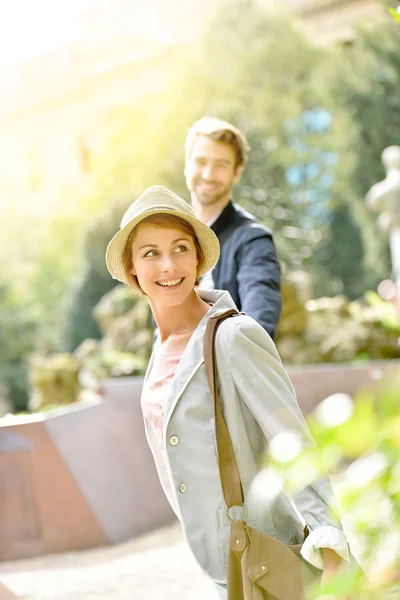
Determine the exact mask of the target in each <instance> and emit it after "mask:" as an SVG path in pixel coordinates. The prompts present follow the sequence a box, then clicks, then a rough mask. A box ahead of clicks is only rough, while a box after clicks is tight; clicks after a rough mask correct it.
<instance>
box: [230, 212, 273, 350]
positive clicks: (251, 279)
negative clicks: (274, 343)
mask: <svg viewBox="0 0 400 600" xmlns="http://www.w3.org/2000/svg"><path fill="white" fill-rule="evenodd" d="M238 235H239V236H240V240H239V246H238V251H237V253H236V260H237V274H236V278H237V286H238V295H239V300H240V307H241V310H242V311H243V312H245V313H246V314H248V315H249V316H250V317H252V318H253V319H255V320H256V321H257V323H260V325H261V326H262V327H263V328H264V329H265V331H266V332H267V333H269V335H270V336H271V337H272V338H274V335H275V332H276V327H277V325H278V321H279V316H280V313H281V308H282V301H281V292H280V285H281V271H280V266H279V262H278V259H277V256H276V252H275V245H274V242H273V238H272V233H271V232H270V231H269V230H268V229H266V228H265V227H262V226H260V225H258V224H256V223H254V224H252V225H249V226H246V227H242V228H240V230H238Z"/></svg>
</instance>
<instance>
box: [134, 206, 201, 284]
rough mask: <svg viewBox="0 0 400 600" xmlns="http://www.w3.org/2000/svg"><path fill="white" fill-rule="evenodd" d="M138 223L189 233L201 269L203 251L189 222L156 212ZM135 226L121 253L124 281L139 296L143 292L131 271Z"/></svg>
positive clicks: (198, 267)
mask: <svg viewBox="0 0 400 600" xmlns="http://www.w3.org/2000/svg"><path fill="white" fill-rule="evenodd" d="M140 223H150V225H155V227H160V228H168V227H169V228H175V229H179V230H180V231H183V233H185V234H186V235H190V236H191V237H192V238H193V242H194V245H195V248H196V252H197V258H198V260H199V264H198V265H197V271H199V269H201V267H202V266H203V264H204V253H203V250H202V248H201V246H200V244H199V240H198V239H197V236H196V232H195V230H194V227H193V226H192V225H191V223H189V222H188V221H185V219H181V218H180V217H178V216H175V215H170V214H158V213H156V214H154V215H150V216H149V217H146V218H145V219H143V220H142V221H140ZM140 223H139V225H140ZM136 227H137V226H136ZM136 227H134V228H133V229H132V231H131V232H130V234H129V237H128V239H127V241H126V244H125V249H124V253H123V255H122V267H123V270H124V274H125V282H126V283H127V284H128V285H129V287H131V288H133V289H134V290H135V291H136V293H137V294H138V295H139V296H144V295H145V294H144V292H143V290H142V288H141V287H140V285H139V282H138V279H137V277H136V275H133V274H132V272H131V271H132V268H133V263H132V243H133V241H134V239H135V236H136ZM198 285H199V280H198V279H196V282H195V286H198Z"/></svg>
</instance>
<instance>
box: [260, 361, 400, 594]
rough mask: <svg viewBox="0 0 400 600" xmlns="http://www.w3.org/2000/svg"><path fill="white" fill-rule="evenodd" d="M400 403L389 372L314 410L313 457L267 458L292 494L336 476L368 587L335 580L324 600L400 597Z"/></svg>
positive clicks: (356, 578) (356, 576)
mask: <svg viewBox="0 0 400 600" xmlns="http://www.w3.org/2000/svg"><path fill="white" fill-rule="evenodd" d="M399 397H400V371H399V369H398V368H397V369H395V368H394V369H393V370H392V371H391V372H389V373H387V374H386V375H385V377H384V378H383V379H382V380H381V381H380V382H379V383H378V384H376V385H375V386H373V387H372V386H369V387H368V388H364V389H360V390H359V391H358V392H357V394H356V396H355V398H354V400H351V398H349V397H348V396H345V395H344V394H335V395H334V396H331V397H330V398H327V399H326V400H324V401H323V402H322V403H321V404H320V405H319V406H318V407H317V408H316V409H315V411H314V413H313V414H312V415H311V416H310V417H309V419H308V422H309V426H310V429H311V432H312V434H313V437H314V439H315V440H316V443H317V446H318V449H307V450H301V448H300V447H299V448H298V451H297V452H294V453H293V454H292V455H291V456H289V460H287V456H286V457H285V456H284V454H287V447H286V448H285V453H283V454H282V453H281V456H279V454H277V453H276V452H275V454H274V457H273V463H272V464H273V466H274V468H275V469H276V470H277V471H278V472H280V473H281V474H282V475H283V477H284V479H285V481H286V482H287V485H288V486H289V488H290V489H291V490H292V491H293V492H294V493H296V491H298V490H299V489H301V488H302V487H304V485H306V484H309V483H310V482H311V481H313V480H314V479H315V477H316V476H319V475H324V474H326V473H327V472H331V473H332V472H334V473H335V476H334V479H335V482H336V486H335V487H336V493H337V495H338V498H339V504H340V508H341V513H342V518H343V523H344V525H345V531H346V533H347V535H348V538H349V539H350V542H351V548H352V551H353V553H354V554H355V555H356V556H357V558H358V559H359V561H360V563H361V565H362V567H363V568H364V569H365V572H366V574H367V576H368V579H369V581H367V580H366V579H365V578H364V577H360V573H359V572H358V570H357V569H353V570H352V571H350V573H348V572H347V573H346V572H345V573H343V574H339V575H338V576H337V577H335V578H334V580H333V581H332V582H331V583H330V584H329V585H328V584H327V585H326V586H325V587H324V589H323V590H322V593H323V594H339V593H341V594H345V597H346V598H348V599H349V600H352V599H354V600H355V599H356V598H357V599H358V598H363V600H382V599H383V598H392V597H393V598H395V597H397V595H396V593H399V591H400V588H399V587H398V585H399V578H400V547H399V545H398V541H399V539H400V469H399V465H400V418H399V412H398V399H399ZM396 586H397V587H396ZM396 590H397V592H396ZM391 594H393V595H391ZM312 597H313V598H314V597H320V596H319V595H317V596H312ZM323 597H324V598H325V596H323Z"/></svg>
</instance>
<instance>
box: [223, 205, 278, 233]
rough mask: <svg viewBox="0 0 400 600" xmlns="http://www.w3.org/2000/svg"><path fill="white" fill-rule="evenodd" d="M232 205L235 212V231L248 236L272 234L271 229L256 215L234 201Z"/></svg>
mask: <svg viewBox="0 0 400 600" xmlns="http://www.w3.org/2000/svg"><path fill="white" fill-rule="evenodd" d="M232 207H233V210H234V214H235V224H236V227H235V232H237V234H238V235H243V236H245V237H248V236H253V235H265V234H267V235H271V236H272V231H271V229H269V228H268V227H266V226H265V225H263V224H262V223H261V222H260V221H259V220H258V219H257V218H256V217H255V216H254V215H252V214H251V213H249V212H247V210H245V209H244V208H243V207H242V206H239V204H236V203H235V202H232ZM238 230H240V231H238ZM232 233H233V232H232Z"/></svg>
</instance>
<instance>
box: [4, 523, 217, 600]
mask: <svg viewBox="0 0 400 600" xmlns="http://www.w3.org/2000/svg"><path fill="white" fill-rule="evenodd" d="M0 579H1V582H2V583H3V584H5V585H6V586H7V587H8V588H9V589H10V590H11V591H12V592H14V593H15V594H17V595H18V596H19V597H20V598H21V599H23V600H100V599H103V600H106V599H107V600H176V599H177V598H178V600H208V599H209V600H217V595H216V592H215V588H214V585H213V583H212V582H211V581H210V580H209V579H208V578H207V577H206V576H205V575H203V573H202V572H201V571H200V569H199V567H198V566H197V563H196V562H195V560H194V558H193V557H192V555H191V553H190V550H188V548H187V547H186V545H185V543H184V541H183V538H182V534H181V531H180V526H179V524H174V525H172V526H170V527H166V528H164V529H159V530H157V531H154V532H152V533H150V534H147V535H146V536H143V537H141V538H139V539H136V540H132V541H129V542H125V543H123V544H120V545H118V546H112V547H106V548H97V549H95V550H88V551H84V552H70V553H66V554H56V555H51V556H43V557H39V558H31V559H27V560H20V561H14V562H9V563H2V564H0ZM0 600H2V595H1V589H0Z"/></svg>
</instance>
